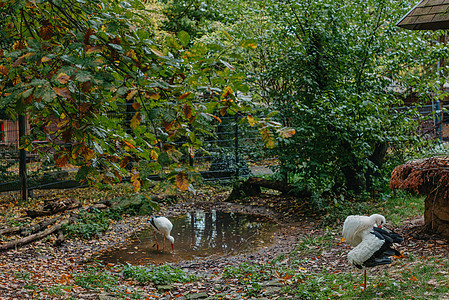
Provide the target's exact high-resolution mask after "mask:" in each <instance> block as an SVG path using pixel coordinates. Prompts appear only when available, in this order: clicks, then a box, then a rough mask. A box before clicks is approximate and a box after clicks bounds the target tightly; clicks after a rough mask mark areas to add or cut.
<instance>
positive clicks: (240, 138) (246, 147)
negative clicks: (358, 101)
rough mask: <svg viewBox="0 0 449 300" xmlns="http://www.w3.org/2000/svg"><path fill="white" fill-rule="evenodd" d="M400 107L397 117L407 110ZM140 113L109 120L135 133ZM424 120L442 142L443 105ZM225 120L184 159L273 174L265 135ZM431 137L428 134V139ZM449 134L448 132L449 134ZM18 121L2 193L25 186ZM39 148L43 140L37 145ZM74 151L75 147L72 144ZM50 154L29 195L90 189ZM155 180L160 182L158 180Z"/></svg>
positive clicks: (426, 109) (230, 172) (10, 123)
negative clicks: (133, 120)
mask: <svg viewBox="0 0 449 300" xmlns="http://www.w3.org/2000/svg"><path fill="white" fill-rule="evenodd" d="M408 109H410V108H408V107H399V108H396V109H395V110H394V112H395V113H401V112H403V111H405V110H408ZM134 114H135V111H133V109H132V107H131V106H129V105H126V104H124V105H122V106H118V107H117V110H115V111H110V112H108V114H107V116H108V118H109V119H111V120H113V121H114V122H116V123H117V124H120V126H123V128H124V129H125V130H126V131H129V133H132V128H131V126H130V123H131V122H132V118H133V116H134ZM150 114H151V112H148V113H147V115H142V116H141V124H144V125H145V126H146V130H147V131H148V132H154V133H155V134H158V133H159V134H160V133H163V132H164V130H163V128H164V127H163V122H162V120H158V119H152V118H151V116H150ZM419 114H420V115H421V116H433V117H432V118H429V119H428V120H427V121H425V122H427V123H425V124H424V123H423V127H425V128H426V129H425V130H424V131H425V132H427V133H429V132H432V134H433V135H434V137H439V138H440V139H441V137H442V135H443V130H442V124H444V119H443V113H442V110H441V108H440V106H439V103H438V104H433V105H426V106H423V107H421V108H420V109H419ZM220 121H221V122H218V121H216V120H215V121H214V120H212V122H211V124H209V125H208V126H209V127H208V129H207V131H203V132H201V131H197V132H196V134H197V138H198V139H201V140H202V147H201V148H200V149H198V150H197V151H196V152H195V155H194V156H193V157H192V156H191V155H190V153H188V152H187V151H185V153H183V155H182V157H181V158H180V160H181V161H182V162H183V163H185V164H189V165H190V166H191V167H193V169H194V170H195V172H197V173H198V174H201V176H202V178H203V179H204V180H205V181H216V180H222V181H223V180H224V181H227V180H231V179H236V178H242V177H248V176H252V175H261V174H270V173H272V168H275V167H276V164H277V161H276V158H275V156H274V155H273V153H272V152H270V151H268V149H266V148H265V145H264V143H263V141H262V138H261V135H260V134H259V132H258V129H257V128H256V127H251V126H250V125H249V124H248V122H241V121H240V118H238V117H236V116H225V117H220ZM31 126H32V124H30V123H29V122H28V120H25V125H24V127H25V132H24V133H25V134H28V133H29V132H30V129H31ZM427 133H426V134H427ZM448 134H449V133H448ZM19 140H20V135H19V122H18V121H15V120H7V119H3V120H2V119H0V193H1V192H8V191H20V190H21V188H22V187H23V185H24V183H23V182H22V181H21V178H20V174H19V170H20V159H19V157H20V155H19V152H20V150H19V148H20V147H19ZM35 142H36V143H38V141H35ZM183 143H185V140H182V139H180V140H178V141H176V142H175V143H174V144H175V146H176V147H177V148H178V147H179V148H182V147H180V146H181V145H182V144H183ZM67 146H68V147H70V144H69V145H67ZM49 157H50V158H51V154H50V155H48V157H46V158H45V159H44V158H43V157H41V156H40V155H37V154H36V153H26V158H25V160H24V163H25V164H26V173H27V182H26V189H27V190H28V191H33V190H42V189H68V188H75V187H80V186H82V187H86V186H87V185H80V184H79V183H78V182H77V181H76V180H75V179H74V178H75V176H74V174H75V173H76V172H77V168H75V167H66V168H58V167H56V165H55V164H54V161H53V160H51V159H48V158H49ZM155 178H156V177H155Z"/></svg>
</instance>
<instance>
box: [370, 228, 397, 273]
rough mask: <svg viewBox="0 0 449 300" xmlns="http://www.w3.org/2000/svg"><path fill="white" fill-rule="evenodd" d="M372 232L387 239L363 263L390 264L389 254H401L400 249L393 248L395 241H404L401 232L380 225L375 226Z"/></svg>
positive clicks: (373, 264)
mask: <svg viewBox="0 0 449 300" xmlns="http://www.w3.org/2000/svg"><path fill="white" fill-rule="evenodd" d="M371 234H373V235H374V236H376V237H377V238H379V239H381V240H385V242H384V244H383V245H382V247H381V248H380V249H379V250H377V251H376V252H374V254H373V256H371V257H370V258H369V259H368V260H367V261H365V262H364V263H363V265H364V266H365V267H374V266H379V265H385V264H390V263H391V259H390V258H389V256H393V255H397V256H400V255H401V253H400V252H399V251H398V250H396V249H394V248H392V246H393V243H402V241H403V240H404V239H403V238H402V237H401V236H400V235H399V234H397V233H395V232H393V231H392V230H390V229H386V228H379V227H374V228H373V231H372V232H371Z"/></svg>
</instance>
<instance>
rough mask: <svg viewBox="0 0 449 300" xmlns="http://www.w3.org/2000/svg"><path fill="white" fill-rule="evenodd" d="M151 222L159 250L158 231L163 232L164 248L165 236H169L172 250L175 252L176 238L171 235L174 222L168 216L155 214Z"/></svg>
mask: <svg viewBox="0 0 449 300" xmlns="http://www.w3.org/2000/svg"><path fill="white" fill-rule="evenodd" d="M150 224H151V226H153V229H154V239H155V240H156V246H157V250H159V243H158V241H157V237H156V231H157V232H159V233H160V234H162V236H163V241H164V242H163V248H162V250H165V238H167V239H168V240H169V241H170V243H171V249H172V252H175V247H174V243H175V239H174V238H173V237H172V236H171V235H170V233H171V230H172V228H173V224H172V222H170V220H169V219H167V218H166V217H161V216H155V217H152V218H151V219H150ZM153 247H154V246H153Z"/></svg>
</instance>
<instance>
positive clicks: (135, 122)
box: [130, 112, 142, 129]
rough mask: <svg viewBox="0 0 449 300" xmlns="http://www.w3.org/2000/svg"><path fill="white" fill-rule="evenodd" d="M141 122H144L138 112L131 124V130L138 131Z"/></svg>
mask: <svg viewBox="0 0 449 300" xmlns="http://www.w3.org/2000/svg"><path fill="white" fill-rule="evenodd" d="M141 120H142V118H141V117H140V112H136V113H135V114H134V116H133V117H132V119H131V124H130V126H131V128H132V129H136V128H137V127H138V126H139V125H140V121H141Z"/></svg>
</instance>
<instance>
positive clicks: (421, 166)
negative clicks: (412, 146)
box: [390, 156, 449, 237]
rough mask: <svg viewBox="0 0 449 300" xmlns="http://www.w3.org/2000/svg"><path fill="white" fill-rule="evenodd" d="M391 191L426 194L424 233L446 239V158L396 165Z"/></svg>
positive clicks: (448, 216)
mask: <svg viewBox="0 0 449 300" xmlns="http://www.w3.org/2000/svg"><path fill="white" fill-rule="evenodd" d="M390 188H391V189H393V190H406V191H410V192H413V193H415V194H418V195H425V196H426V199H425V202H424V228H423V230H424V231H425V232H427V233H432V234H438V235H441V236H444V237H449V156H444V157H432V158H427V159H420V160H415V161H410V162H407V163H405V164H402V165H400V166H397V167H396V168H395V169H394V170H393V172H392V173H391V179H390Z"/></svg>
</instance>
